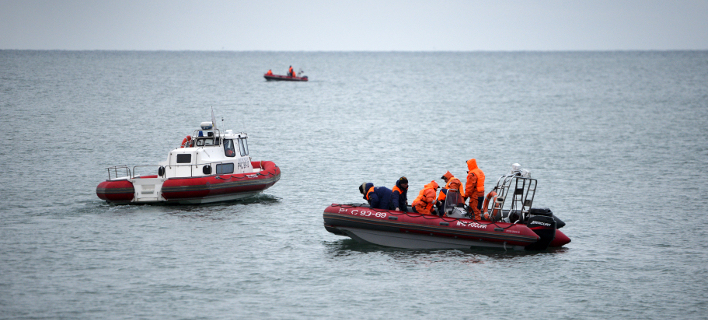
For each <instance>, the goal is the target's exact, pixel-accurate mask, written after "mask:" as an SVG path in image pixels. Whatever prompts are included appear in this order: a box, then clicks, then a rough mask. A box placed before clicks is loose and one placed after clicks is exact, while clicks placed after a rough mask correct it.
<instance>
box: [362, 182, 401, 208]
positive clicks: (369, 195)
mask: <svg viewBox="0 0 708 320" xmlns="http://www.w3.org/2000/svg"><path fill="white" fill-rule="evenodd" d="M359 192H361V194H363V195H364V199H365V200H366V201H367V202H369V207H371V208H372V209H386V210H391V209H393V208H394V207H393V204H392V203H391V195H392V193H393V192H392V191H391V189H389V188H386V187H374V184H373V183H371V182H365V183H362V184H361V185H360V186H359Z"/></svg>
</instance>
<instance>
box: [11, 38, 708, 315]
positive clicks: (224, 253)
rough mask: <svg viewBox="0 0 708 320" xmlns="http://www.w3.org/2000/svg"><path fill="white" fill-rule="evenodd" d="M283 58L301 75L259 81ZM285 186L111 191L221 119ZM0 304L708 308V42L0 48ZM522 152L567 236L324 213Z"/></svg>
mask: <svg viewBox="0 0 708 320" xmlns="http://www.w3.org/2000/svg"><path fill="white" fill-rule="evenodd" d="M290 65H292V66H293V67H294V68H295V70H298V69H302V70H303V71H305V74H306V75H308V76H309V79H310V81H309V82H299V83H291V82H267V81H265V79H264V78H263V74H264V73H265V72H266V71H267V70H268V69H272V70H273V72H274V73H276V74H284V73H285V71H286V70H287V67H288V66H290ZM212 108H213V110H214V114H215V117H216V122H217V123H216V125H217V127H218V128H220V129H232V130H234V131H237V132H238V131H245V132H247V133H248V134H249V147H250V153H251V156H252V157H253V160H270V161H273V162H275V163H276V164H277V165H278V166H279V167H280V169H281V170H282V176H281V180H280V181H279V182H278V183H277V184H275V185H274V186H273V187H272V188H270V189H268V190H266V191H265V192H264V193H262V194H261V195H259V196H258V197H255V198H253V199H250V200H246V201H240V202H231V203H220V204H214V205H204V206H113V205H108V204H106V203H105V202H103V201H101V200H100V199H99V198H98V197H97V196H96V194H95V188H96V186H97V185H98V184H99V183H100V182H101V181H104V180H105V179H106V178H107V177H108V173H107V170H106V167H109V166H112V165H122V164H125V165H129V166H133V165H143V164H150V165H154V164H157V162H159V161H163V160H164V159H165V158H166V156H167V153H168V152H169V150H171V149H172V148H175V147H177V146H178V145H179V144H180V142H181V141H182V139H183V138H184V137H185V136H186V135H187V134H190V133H191V132H192V131H193V130H195V129H196V128H197V127H198V125H199V124H200V123H201V122H202V121H210V120H211V109H212ZM0 124H1V128H2V129H3V130H2V132H3V136H4V139H3V147H2V148H0V162H1V163H2V165H1V166H0V168H1V169H0V195H1V197H0V217H1V219H0V318H7V319H23V318H33V319H36V318H46V319H57V318H78V319H97V318H108V319H121V318H129V319H134V318H143V319H191V318H207V319H214V318H216V319H218V318H225V319H234V318H239V319H334V318H337V319H410V318H421V319H431V318H434V319H480V318H501V319H517V318H526V317H528V318H534V319H545V318H548V319H579V318H596V319H607V318H615V319H618V318H619V319H651V318H653V319H667V318H668V319H671V318H680V319H699V318H705V317H706V315H707V314H708V280H706V279H707V276H708V248H707V245H706V241H707V240H708V215H707V214H706V207H708V174H707V171H708V52H706V51H691V52H459V53H457V52H375V53H370V52H110V51H83V52H72V51H0ZM471 158H475V159H477V163H478V164H479V166H480V168H481V169H482V170H483V171H484V173H485V174H486V183H485V185H486V190H487V191H489V190H491V188H492V187H493V186H494V183H495V182H496V179H497V178H498V177H499V176H501V175H502V174H505V173H506V172H508V171H509V169H510V168H511V164H512V163H520V164H521V165H522V167H523V168H525V169H528V170H530V171H531V175H532V177H533V178H536V179H538V189H537V193H536V197H535V198H534V207H548V208H550V209H551V210H553V212H554V214H556V215H557V216H558V217H560V218H561V219H562V220H564V221H565V222H566V223H567V226H566V227H564V228H563V232H564V233H565V234H566V235H568V236H569V237H570V238H571V239H572V242H571V243H570V244H568V245H566V246H565V247H564V248H562V249H557V250H549V251H545V252H534V253H527V252H518V251H504V250H489V249H487V250H471V251H459V250H434V251H411V250H400V249H394V248H385V247H379V246H375V245H365V244H359V243H357V242H355V241H354V240H351V239H349V238H347V237H341V236H336V235H333V234H330V233H329V232H327V231H326V230H325V229H324V227H323V220H322V212H323V210H324V209H325V208H326V207H327V206H329V205H330V204H332V203H362V202H364V200H363V199H362V197H361V195H360V194H359V191H358V186H359V185H360V184H361V183H363V182H373V183H374V184H375V185H381V186H387V187H389V188H391V187H393V186H394V183H395V181H396V180H397V179H398V178H399V177H401V176H406V177H407V178H408V180H409V182H410V190H409V194H408V198H409V202H412V200H413V199H414V198H415V196H416V195H417V194H418V191H419V190H420V189H421V188H422V187H423V185H425V184H427V183H429V182H430V181H431V180H436V181H437V182H438V183H442V180H441V179H440V177H441V176H442V175H443V174H444V173H445V172H446V171H448V170H449V171H450V172H451V173H453V174H454V175H455V176H457V177H458V178H460V179H461V180H463V181H464V178H465V176H466V170H467V168H466V166H465V161H466V160H468V159H471Z"/></svg>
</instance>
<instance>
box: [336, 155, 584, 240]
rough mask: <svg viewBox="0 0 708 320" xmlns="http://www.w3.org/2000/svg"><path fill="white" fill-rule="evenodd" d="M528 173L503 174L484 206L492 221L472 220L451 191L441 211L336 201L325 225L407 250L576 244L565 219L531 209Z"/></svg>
mask: <svg viewBox="0 0 708 320" xmlns="http://www.w3.org/2000/svg"><path fill="white" fill-rule="evenodd" d="M517 169H518V167H517ZM527 173H528V171H525V170H524V171H522V170H516V171H512V173H510V174H507V175H505V176H502V177H501V178H499V181H497V185H496V187H494V190H493V191H492V192H490V194H489V195H488V200H487V201H485V205H484V206H483V211H484V212H485V213H486V216H487V218H486V220H474V219H472V216H471V215H470V214H469V213H468V210H467V209H465V206H464V204H463V202H462V197H460V195H459V193H458V192H457V191H455V190H448V191H447V197H446V199H445V203H444V205H443V207H442V208H441V211H442V213H441V215H429V214H420V213H414V212H412V210H411V209H410V207H409V208H408V212H402V211H394V210H384V209H372V208H370V207H369V206H368V205H367V204H332V205H330V206H329V207H327V208H326V209H325V210H324V213H323V218H324V227H325V229H326V230H327V231H329V232H331V233H333V234H336V235H342V236H348V237H350V238H352V239H354V240H357V241H358V242H361V243H371V244H376V245H381V246H388V247H396V248H405V249H472V248H475V247H492V248H504V249H517V250H545V249H547V248H554V247H562V246H564V245H566V244H568V243H570V238H568V236H566V235H565V234H563V232H561V231H560V230H558V229H559V228H561V227H563V226H564V225H565V223H564V222H563V221H561V220H560V219H558V218H557V217H555V216H554V215H553V213H552V212H551V210H549V209H547V208H531V204H532V203H533V197H534V194H535V192H536V179H531V178H530V175H528V174H527ZM497 193H498V194H497ZM487 203H488V204H487Z"/></svg>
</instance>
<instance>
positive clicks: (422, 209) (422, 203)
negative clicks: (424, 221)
mask: <svg viewBox="0 0 708 320" xmlns="http://www.w3.org/2000/svg"><path fill="white" fill-rule="evenodd" d="M439 187H440V186H438V183H437V182H435V180H433V181H431V182H430V183H428V184H426V185H425V187H423V190H420V192H419V193H418V196H417V197H416V198H415V200H413V212H416V213H422V214H432V215H434V214H436V212H435V209H434V208H433V206H434V205H435V199H436V196H437V193H438V192H437V191H438V188H439Z"/></svg>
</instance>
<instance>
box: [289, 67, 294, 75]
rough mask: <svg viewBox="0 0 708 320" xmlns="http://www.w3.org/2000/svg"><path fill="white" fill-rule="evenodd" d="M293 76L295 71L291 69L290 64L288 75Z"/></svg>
mask: <svg viewBox="0 0 708 320" xmlns="http://www.w3.org/2000/svg"><path fill="white" fill-rule="evenodd" d="M294 76H295V71H293V66H290V68H289V69H288V77H294Z"/></svg>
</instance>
